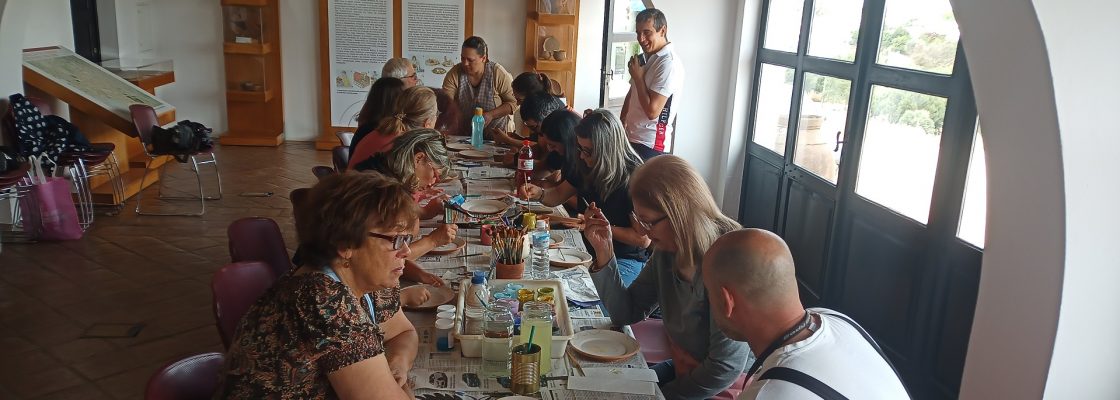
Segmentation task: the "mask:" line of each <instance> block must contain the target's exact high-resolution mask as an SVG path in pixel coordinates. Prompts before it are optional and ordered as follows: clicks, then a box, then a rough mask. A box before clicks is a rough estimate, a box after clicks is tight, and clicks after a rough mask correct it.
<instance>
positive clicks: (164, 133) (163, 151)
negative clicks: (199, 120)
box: [149, 124, 202, 163]
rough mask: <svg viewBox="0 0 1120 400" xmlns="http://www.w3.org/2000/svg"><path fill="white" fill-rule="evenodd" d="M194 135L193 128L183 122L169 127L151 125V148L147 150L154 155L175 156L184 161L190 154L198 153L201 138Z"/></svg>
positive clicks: (176, 158)
mask: <svg viewBox="0 0 1120 400" xmlns="http://www.w3.org/2000/svg"><path fill="white" fill-rule="evenodd" d="M200 139H201V138H200V137H199V136H198V135H195V132H194V130H193V129H191V128H190V127H189V126H187V125H184V124H178V125H175V126H173V127H171V128H164V127H161V126H152V148H151V149H150V150H149V152H150V153H152V154H154V155H164V156H172V157H175V160H177V161H179V162H181V163H185V162H187V160H188V159H190V156H192V155H194V154H196V153H198V150H199V148H201V145H202V140H200Z"/></svg>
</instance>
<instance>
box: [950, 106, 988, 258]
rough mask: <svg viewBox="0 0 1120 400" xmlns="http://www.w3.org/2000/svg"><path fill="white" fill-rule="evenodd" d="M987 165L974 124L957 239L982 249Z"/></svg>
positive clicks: (985, 210) (986, 210) (978, 130)
mask: <svg viewBox="0 0 1120 400" xmlns="http://www.w3.org/2000/svg"><path fill="white" fill-rule="evenodd" d="M987 207H988V165H987V160H986V159H985V158H984V137H983V136H981V135H980V124H979V123H977V124H976V140H975V141H974V142H973V145H972V156H970V158H969V162H968V177H967V178H965V184H964V200H963V203H962V205H961V223H960V225H958V226H957V237H958V238H961V240H964V241H966V242H969V243H972V244H973V245H975V246H976V247H979V248H984V232H985V231H984V230H985V225H986V220H987V217H988V208H987Z"/></svg>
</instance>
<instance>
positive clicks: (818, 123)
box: [793, 73, 852, 184]
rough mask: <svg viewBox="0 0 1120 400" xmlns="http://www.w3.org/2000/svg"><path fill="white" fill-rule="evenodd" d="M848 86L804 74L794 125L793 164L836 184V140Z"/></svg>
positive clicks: (845, 111) (845, 109) (845, 117)
mask: <svg viewBox="0 0 1120 400" xmlns="http://www.w3.org/2000/svg"><path fill="white" fill-rule="evenodd" d="M851 91H852V82H851V81H848V80H846V79H839V78H833V77H831V76H821V75H817V74H810V73H806V74H805V82H804V83H803V84H802V92H803V94H802V96H801V120H800V121H798V123H797V144H796V147H795V148H794V150H793V162H794V163H796V164H797V165H800V166H801V167H804V168H805V169H807V170H809V172H812V173H814V174H816V175H817V176H820V177H821V178H824V179H825V180H828V181H829V182H832V183H833V184H836V173H837V171H838V170H839V169H840V150H842V148H841V147H840V146H839V145H838V144H837V143H836V138H837V137H840V138H843V137H844V136H843V135H842V134H841V133H842V132H844V124H845V123H846V122H847V120H848V94H849V93H851Z"/></svg>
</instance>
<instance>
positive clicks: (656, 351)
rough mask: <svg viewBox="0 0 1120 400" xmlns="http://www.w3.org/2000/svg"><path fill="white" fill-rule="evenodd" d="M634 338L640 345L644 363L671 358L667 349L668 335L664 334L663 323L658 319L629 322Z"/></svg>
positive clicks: (659, 361) (655, 362)
mask: <svg viewBox="0 0 1120 400" xmlns="http://www.w3.org/2000/svg"><path fill="white" fill-rule="evenodd" d="M630 329H631V330H633V331H634V338H635V339H637V340H638V343H640V344H641V345H642V356H643V357H645V358H646V364H649V365H651V366H652V365H655V364H659V363H662V362H664V361H667V360H669V359H671V358H673V355H672V353H671V352H670V351H669V337H668V336H665V325H664V323H662V322H661V320H660V319H655V318H650V319H647V320H645V321H642V322H638V323H636V324H631V325H630Z"/></svg>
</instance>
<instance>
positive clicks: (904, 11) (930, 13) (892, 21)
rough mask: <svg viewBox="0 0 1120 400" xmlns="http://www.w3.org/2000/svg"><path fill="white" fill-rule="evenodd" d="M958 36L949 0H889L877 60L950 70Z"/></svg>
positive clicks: (896, 65)
mask: <svg viewBox="0 0 1120 400" xmlns="http://www.w3.org/2000/svg"><path fill="white" fill-rule="evenodd" d="M959 38H960V31H958V30H957V20H956V18H954V17H953V8H952V7H951V6H950V5H949V0H923V1H913V0H887V5H886V10H884V11H883V32H882V33H881V34H880V36H879V57H878V58H877V59H876V62H878V63H879V64H883V65H891V66H895V67H902V68H909V69H916V70H919V71H927V72H936V73H939V74H951V73H953V62H954V61H955V60H956V55H957V41H958V40H957V39H959Z"/></svg>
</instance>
